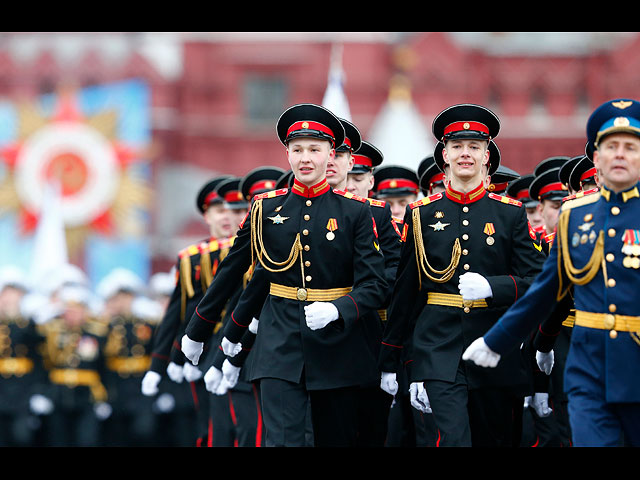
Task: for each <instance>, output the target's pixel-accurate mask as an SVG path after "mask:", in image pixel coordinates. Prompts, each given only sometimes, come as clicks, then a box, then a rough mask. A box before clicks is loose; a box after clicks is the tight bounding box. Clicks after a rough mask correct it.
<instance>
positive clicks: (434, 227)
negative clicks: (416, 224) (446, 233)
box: [429, 220, 451, 232]
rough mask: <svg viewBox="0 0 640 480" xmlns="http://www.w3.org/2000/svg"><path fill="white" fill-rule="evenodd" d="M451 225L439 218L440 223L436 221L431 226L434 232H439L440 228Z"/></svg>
mask: <svg viewBox="0 0 640 480" xmlns="http://www.w3.org/2000/svg"><path fill="white" fill-rule="evenodd" d="M449 225H451V224H450V223H442V222H441V221H440V220H438V223H434V224H432V225H429V226H430V227H431V228H433V231H434V232H439V231H440V230H444V229H445V227H448V226H449Z"/></svg>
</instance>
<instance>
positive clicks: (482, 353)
mask: <svg viewBox="0 0 640 480" xmlns="http://www.w3.org/2000/svg"><path fill="white" fill-rule="evenodd" d="M639 137H640V103H639V102H637V101H636V100H632V99H626V98H621V99H614V100H610V101H607V102H605V103H604V104H602V105H600V106H599V107H598V108H597V109H596V110H595V111H594V112H593V113H592V114H591V116H590V117H589V120H588V122H587V139H588V142H589V143H590V144H591V145H593V148H594V152H593V162H594V166H595V167H596V169H597V171H598V177H599V181H600V182H601V184H600V185H601V186H600V191H599V192H598V193H594V194H591V195H585V196H583V197H580V198H576V199H574V200H572V201H567V202H565V203H564V205H563V207H562V211H561V214H560V217H559V219H558V228H557V233H556V238H555V240H554V242H553V246H552V248H551V252H550V255H549V257H548V259H547V261H546V263H545V265H544V268H543V271H542V273H541V274H540V275H539V277H538V278H537V279H536V281H535V282H534V284H533V285H532V286H531V288H530V289H529V290H528V292H527V294H526V295H525V296H524V297H523V298H522V299H521V300H520V301H519V302H518V303H517V304H515V305H514V306H513V307H512V308H511V309H510V310H509V311H508V312H507V313H506V314H505V315H504V316H503V317H502V318H501V319H500V321H499V322H498V323H497V324H496V325H495V326H494V327H492V328H491V329H490V330H489V331H488V332H487V333H486V334H485V335H484V336H482V337H480V338H478V339H476V340H475V341H474V342H473V343H472V344H471V345H470V346H469V347H468V349H467V350H466V351H465V353H464V355H463V358H464V359H466V360H471V361H473V362H474V363H475V364H477V365H480V366H484V367H495V366H496V365H497V364H498V362H499V360H500V358H501V356H502V355H504V354H506V353H507V352H509V351H510V350H512V349H513V348H516V347H517V345H519V343H520V342H521V341H522V339H523V338H524V336H525V335H526V334H527V333H528V332H529V331H530V330H531V327H532V326H535V325H537V324H538V323H539V322H540V319H544V318H546V317H547V316H548V315H549V314H550V313H551V311H552V310H553V308H554V307H555V305H556V303H557V301H559V300H561V299H562V298H563V297H564V296H565V295H567V293H568V291H569V290H570V289H571V288H572V287H573V292H574V300H575V308H576V316H575V323H574V327H573V332H572V335H571V348H570V350H569V355H568V358H567V363H566V369H565V378H564V386H565V391H566V393H567V395H568V397H569V418H570V422H571V430H572V437H573V444H574V445H575V446H617V445H620V439H621V438H622V437H623V436H626V439H627V441H628V442H629V443H630V444H631V445H634V446H639V445H640V372H639V371H638V369H637V368H633V367H632V366H633V365H638V364H640V336H639V332H640V310H639V308H638V303H637V300H636V290H637V288H636V286H637V283H638V280H639V277H638V269H639V268H640V256H639V255H640V216H639V215H638V209H640V185H638V178H640V138H639ZM592 233H593V234H592ZM585 235H586V241H583V238H585V237H584V236H585ZM592 238H593V241H592V240H591V239H592ZM550 300H551V301H550Z"/></svg>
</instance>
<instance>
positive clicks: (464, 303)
mask: <svg viewBox="0 0 640 480" xmlns="http://www.w3.org/2000/svg"><path fill="white" fill-rule="evenodd" d="M473 302H474V300H462V306H463V307H467V308H471V307H473Z"/></svg>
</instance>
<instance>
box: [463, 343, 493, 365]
mask: <svg viewBox="0 0 640 480" xmlns="http://www.w3.org/2000/svg"><path fill="white" fill-rule="evenodd" d="M462 359H463V360H471V361H472V362H473V363H475V364H476V365H478V366H479V367H490V368H493V367H495V366H496V365H497V364H498V362H499V361H500V354H498V353H496V352H494V351H493V350H491V349H490V348H489V347H488V346H487V344H486V343H485V342H484V338H483V337H480V338H476V339H475V340H474V341H473V343H472V344H471V345H469V346H468V347H467V349H466V350H465V351H464V353H463V354H462Z"/></svg>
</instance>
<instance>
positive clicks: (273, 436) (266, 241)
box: [183, 104, 387, 446]
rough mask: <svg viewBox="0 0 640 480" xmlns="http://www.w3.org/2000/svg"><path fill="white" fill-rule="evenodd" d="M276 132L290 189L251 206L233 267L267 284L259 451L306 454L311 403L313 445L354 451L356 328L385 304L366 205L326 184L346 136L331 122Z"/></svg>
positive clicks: (294, 114) (310, 110)
mask: <svg viewBox="0 0 640 480" xmlns="http://www.w3.org/2000/svg"><path fill="white" fill-rule="evenodd" d="M277 132H278V136H279V138H280V140H281V142H282V143H283V144H284V145H285V146H286V147H287V156H288V159H289V163H290V165H291V167H292V170H293V172H294V175H295V180H294V184H293V186H292V187H291V192H290V193H289V191H288V190H283V191H273V192H269V193H266V194H263V195H259V196H257V197H256V198H255V199H254V203H253V205H252V209H251V214H250V217H249V218H248V219H247V220H246V221H245V224H246V222H250V226H251V228H250V234H251V245H250V246H249V254H250V255H249V258H248V259H247V258H246V256H245V255H246V254H243V255H242V256H239V257H238V258H242V257H244V258H243V260H244V261H243V262H242V264H241V267H242V268H246V266H247V262H246V260H251V256H252V255H254V256H255V257H254V258H255V259H256V261H258V262H260V265H261V266H262V268H263V269H264V271H265V272H266V273H265V275H266V277H267V280H268V281H269V284H270V287H269V292H270V294H269V296H268V297H267V301H266V302H265V303H264V306H263V308H262V311H261V312H260V315H259V318H260V323H259V330H258V331H259V335H257V337H256V342H255V345H254V347H253V351H252V354H253V355H254V356H255V357H254V361H253V362H252V374H251V377H252V379H253V380H258V379H259V380H260V389H261V395H262V405H263V414H264V420H265V426H266V429H267V440H268V443H267V444H268V445H304V430H305V428H304V423H305V416H306V415H305V414H306V409H305V408H304V406H305V405H306V401H307V396H309V397H310V401H311V413H312V420H313V433H314V440H315V445H316V446H330V445H356V437H357V398H358V397H357V393H358V390H359V386H360V385H361V384H363V383H365V382H368V381H370V379H371V378H372V377H377V369H376V365H375V359H374V357H373V355H372V354H371V352H370V351H369V349H368V346H367V344H366V340H365V337H364V332H363V330H362V324H361V322H358V321H357V320H358V318H360V316H361V315H364V314H365V313H366V312H367V311H370V310H372V309H376V308H377V307H378V306H379V305H381V304H382V302H383V300H384V295H385V294H386V288H387V283H386V280H385V278H384V276H383V272H384V259H383V256H382V253H381V252H380V247H379V244H378V240H377V238H376V236H375V232H374V228H373V220H372V213H371V208H370V207H369V205H368V202H366V200H365V199H359V198H357V197H352V198H350V196H349V195H347V194H346V193H345V192H341V191H338V190H331V188H330V186H329V184H328V183H327V179H326V165H327V163H328V161H329V159H330V158H331V157H333V156H334V154H335V150H334V148H335V145H338V146H339V145H341V144H342V143H343V139H344V135H345V132H344V127H343V126H342V124H341V122H340V121H339V119H337V118H336V117H335V116H334V115H333V114H332V113H331V112H329V111H328V110H326V109H325V108H323V107H320V106H317V105H313V104H301V105H296V106H293V107H291V108H290V109H288V110H287V111H285V112H284V113H283V114H282V116H281V117H280V119H279V121H278V126H277ZM238 239H240V233H239V235H238ZM230 255H231V254H230ZM223 265H224V262H223ZM336 265H339V266H340V268H336ZM236 275H237V273H236ZM254 279H255V277H254ZM214 287H215V283H214ZM205 299H206V296H205ZM196 313H197V314H199V313H200V312H199V308H198V310H197V311H196ZM195 318H196V317H194V318H192V322H193V320H194V319H195ZM197 318H200V317H199V316H198V317H197ZM207 320H208V319H203V321H204V322H205V323H206V322H207ZM192 334H193V335H194V336H196V334H197V327H196V328H193V329H192V328H191V323H190V325H189V327H188V329H187V336H186V337H185V338H183V351H185V354H187V351H189V353H188V354H187V356H188V357H190V358H191V359H192V361H195V362H197V361H198V358H199V355H200V353H201V351H202V344H201V343H198V342H197V338H196V339H194V338H191V335H192ZM203 337H206V335H202V336H201V337H200V338H203ZM203 339H204V338H203ZM194 340H196V341H194ZM372 359H373V360H374V361H373V363H372V362H371V360H372ZM346 365H348V366H349V367H348V368H345V366H346ZM292 417H295V418H293V419H292V420H291V418H292ZM283 422H285V423H283ZM283 425H284V427H283ZM289 436H291V438H290V437H289Z"/></svg>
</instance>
